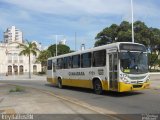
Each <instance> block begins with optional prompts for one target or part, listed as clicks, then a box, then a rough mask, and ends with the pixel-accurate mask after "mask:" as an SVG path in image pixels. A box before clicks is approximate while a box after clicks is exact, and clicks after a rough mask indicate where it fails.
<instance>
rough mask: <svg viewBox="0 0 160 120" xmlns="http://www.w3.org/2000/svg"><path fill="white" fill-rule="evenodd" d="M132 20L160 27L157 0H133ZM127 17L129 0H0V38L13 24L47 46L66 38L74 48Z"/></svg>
mask: <svg viewBox="0 0 160 120" xmlns="http://www.w3.org/2000/svg"><path fill="white" fill-rule="evenodd" d="M133 5H134V21H136V20H141V21H143V22H145V23H146V24H147V25H148V26H149V27H156V28H160V7H159V6H160V1H159V0H133ZM123 20H127V21H129V22H130V21H131V8H130V0H0V40H3V32H4V31H5V30H6V28H8V27H10V26H12V25H15V26H16V27H17V28H18V29H20V30H21V31H23V34H24V39H28V40H30V41H31V40H36V41H38V42H40V43H42V45H45V46H48V45H50V44H53V43H55V35H56V34H58V35H63V36H58V40H61V39H64V38H65V39H66V40H67V42H66V43H67V45H68V46H70V47H71V49H72V50H74V49H75V37H74V36H75V32H76V34H77V50H78V49H79V48H80V44H81V43H85V45H86V48H91V47H93V46H94V43H95V39H94V38H95V36H96V35H97V33H98V32H100V31H101V30H102V29H104V28H105V27H109V26H110V25H111V24H113V23H116V24H120V23H121V22H122V21H123Z"/></svg>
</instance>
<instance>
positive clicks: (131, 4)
mask: <svg viewBox="0 0 160 120" xmlns="http://www.w3.org/2000/svg"><path fill="white" fill-rule="evenodd" d="M131 13H132V42H133V43H134V25H133V24H134V20H133V0H131Z"/></svg>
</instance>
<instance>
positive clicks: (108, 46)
mask: <svg viewBox="0 0 160 120" xmlns="http://www.w3.org/2000/svg"><path fill="white" fill-rule="evenodd" d="M121 43H124V44H137V45H143V44H140V43H133V42H116V43H111V44H107V45H103V46H98V47H93V48H90V49H86V50H79V51H76V52H71V53H67V54H63V55H59V56H55V57H50V58H48V60H51V59H53V58H61V57H65V56H73V55H77V54H82V53H86V52H91V51H97V50H101V49H106V48H108V49H109V48H114V47H115V48H116V47H117V48H119V45H120V44H121ZM143 46H144V45H143Z"/></svg>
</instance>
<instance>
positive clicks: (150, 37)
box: [94, 21, 160, 69]
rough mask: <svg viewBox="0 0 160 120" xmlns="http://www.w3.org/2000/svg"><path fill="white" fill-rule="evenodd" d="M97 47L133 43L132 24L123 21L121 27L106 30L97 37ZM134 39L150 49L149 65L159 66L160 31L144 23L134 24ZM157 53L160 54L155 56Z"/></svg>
mask: <svg viewBox="0 0 160 120" xmlns="http://www.w3.org/2000/svg"><path fill="white" fill-rule="evenodd" d="M95 39H96V42H95V45H94V46H95V47H96V46H101V45H105V44H108V43H113V42H131V41H132V31H131V23H129V22H127V21H122V22H121V24H120V25H116V24H112V25H111V26H110V27H106V28H104V29H103V30H102V31H100V32H99V33H98V34H97V36H96V37H95ZM134 39H135V42H137V43H141V44H144V45H145V46H146V47H147V48H149V49H150V51H151V54H149V65H150V69H151V67H152V66H155V65H159V66H160V61H159V60H158V55H159V54H160V29H158V28H152V27H151V28H149V27H148V26H147V25H146V24H145V23H144V22H142V21H136V22H134ZM155 52H157V53H158V54H155Z"/></svg>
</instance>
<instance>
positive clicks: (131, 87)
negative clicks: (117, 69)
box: [118, 82, 150, 92]
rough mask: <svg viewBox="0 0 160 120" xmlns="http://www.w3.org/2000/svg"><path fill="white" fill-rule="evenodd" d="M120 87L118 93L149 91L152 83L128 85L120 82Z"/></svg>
mask: <svg viewBox="0 0 160 120" xmlns="http://www.w3.org/2000/svg"><path fill="white" fill-rule="evenodd" d="M118 86H119V89H118V92H126V91H135V90H142V89H149V88H150V82H146V83H143V84H126V83H123V82H119V84H118Z"/></svg>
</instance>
